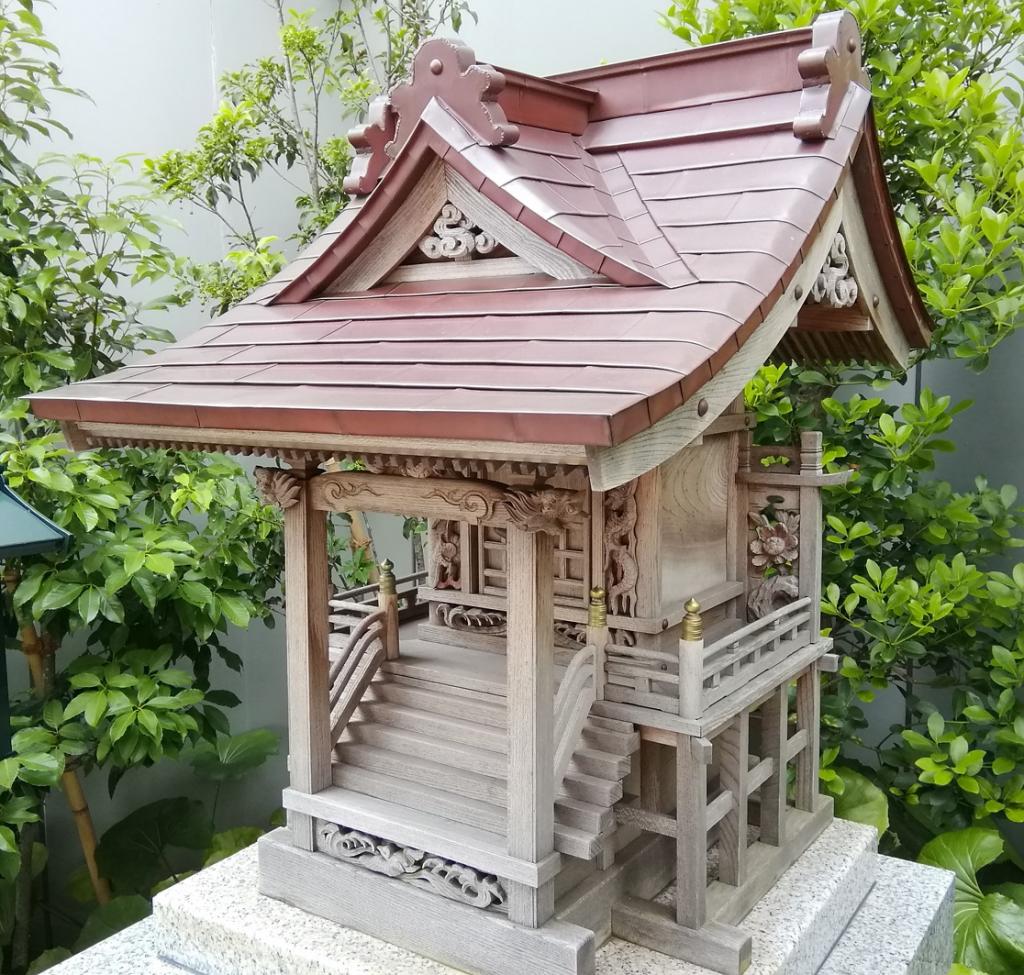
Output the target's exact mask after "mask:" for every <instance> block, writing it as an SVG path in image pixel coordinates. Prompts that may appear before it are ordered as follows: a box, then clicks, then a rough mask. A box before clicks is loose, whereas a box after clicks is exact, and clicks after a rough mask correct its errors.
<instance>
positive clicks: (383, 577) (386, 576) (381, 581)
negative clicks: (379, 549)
mask: <svg viewBox="0 0 1024 975" xmlns="http://www.w3.org/2000/svg"><path fill="white" fill-rule="evenodd" d="M377 575H378V586H379V588H380V591H381V592H382V593H383V594H384V595H385V596H393V595H394V594H395V563H394V562H392V561H391V559H385V560H384V561H383V562H381V563H380V565H378V566H377Z"/></svg>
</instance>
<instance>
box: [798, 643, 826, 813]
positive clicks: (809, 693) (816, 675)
mask: <svg viewBox="0 0 1024 975" xmlns="http://www.w3.org/2000/svg"><path fill="white" fill-rule="evenodd" d="M820 674H821V668H820V667H819V666H818V662H817V661H815V662H814V663H812V664H811V665H810V666H809V667H808V668H807V669H806V670H805V671H804V672H803V673H802V674H801V675H800V676H799V677H798V678H797V682H796V723H797V728H798V729H799V730H800V731H803V732H806V733H807V744H806V745H805V746H804V748H802V749H801V750H800V754H799V755H798V756H797V758H796V795H795V800H794V801H795V803H796V807H797V809H806V810H808V811H810V810H813V809H814V807H815V799H816V798H817V796H818V769H819V766H820V763H821V758H820V756H819V754H818V742H819V736H820V724H821V679H820Z"/></svg>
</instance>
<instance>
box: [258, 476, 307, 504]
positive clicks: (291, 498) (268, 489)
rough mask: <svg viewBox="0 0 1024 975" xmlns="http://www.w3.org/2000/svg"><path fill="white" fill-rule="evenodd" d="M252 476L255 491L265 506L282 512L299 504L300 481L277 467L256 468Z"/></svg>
mask: <svg viewBox="0 0 1024 975" xmlns="http://www.w3.org/2000/svg"><path fill="white" fill-rule="evenodd" d="M253 474H254V476H255V478H256V490H257V491H258V492H259V495H260V497H261V498H262V499H263V502H264V503H265V504H274V505H277V507H279V508H280V509H281V510H282V511H284V510H286V509H287V508H291V507H292V506H293V505H296V504H298V503H299V496H300V495H301V494H302V479H301V478H298V477H296V476H295V475H294V474H293V473H292V472H291V471H286V470H282V469H281V468H279V467H257V468H256V469H255V471H253Z"/></svg>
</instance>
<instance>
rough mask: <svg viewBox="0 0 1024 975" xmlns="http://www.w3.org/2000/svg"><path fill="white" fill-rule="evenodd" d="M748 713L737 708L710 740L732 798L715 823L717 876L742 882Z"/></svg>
mask: <svg viewBox="0 0 1024 975" xmlns="http://www.w3.org/2000/svg"><path fill="white" fill-rule="evenodd" d="M749 735H750V715H749V714H748V712H746V711H741V712H740V713H739V714H737V715H736V716H735V718H734V719H733V721H732V722H731V724H730V725H729V726H728V727H727V728H726V729H725V730H724V731H722V732H721V733H720V734H719V735H718V737H717V738H715V740H714V744H715V753H716V754H715V757H716V758H717V759H718V778H719V782H720V783H721V786H722V789H723V791H726V792H731V793H732V795H733V798H734V799H735V802H734V803H733V806H732V808H731V809H730V810H729V812H728V813H726V815H725V816H723V817H722V819H721V821H720V822H719V824H718V837H719V840H718V879H719V880H720V881H721V882H722V883H725V884H735V885H736V886H742V885H743V883H744V882H745V881H746V876H747V791H748V790H747V776H748V774H749V772H748V761H747V758H748V755H749V754H750V747H749V744H750V743H749Z"/></svg>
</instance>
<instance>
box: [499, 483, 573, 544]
mask: <svg viewBox="0 0 1024 975" xmlns="http://www.w3.org/2000/svg"><path fill="white" fill-rule="evenodd" d="M505 508H506V510H507V511H508V517H509V521H511V522H512V524H513V525H515V526H516V527H517V528H521V529H522V530H523V531H527V532H547V533H548V534H549V535H557V534H559V533H560V532H563V531H565V529H566V528H567V527H568V526H569V525H570V524H572V523H573V522H576V521H579V520H580V515H581V514H582V512H583V502H582V498H581V496H580V495H579V494H577V493H576V492H575V491H564V490H562V489H560V488H539V489H537V490H535V491H509V492H508V493H507V494H506V495H505Z"/></svg>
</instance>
